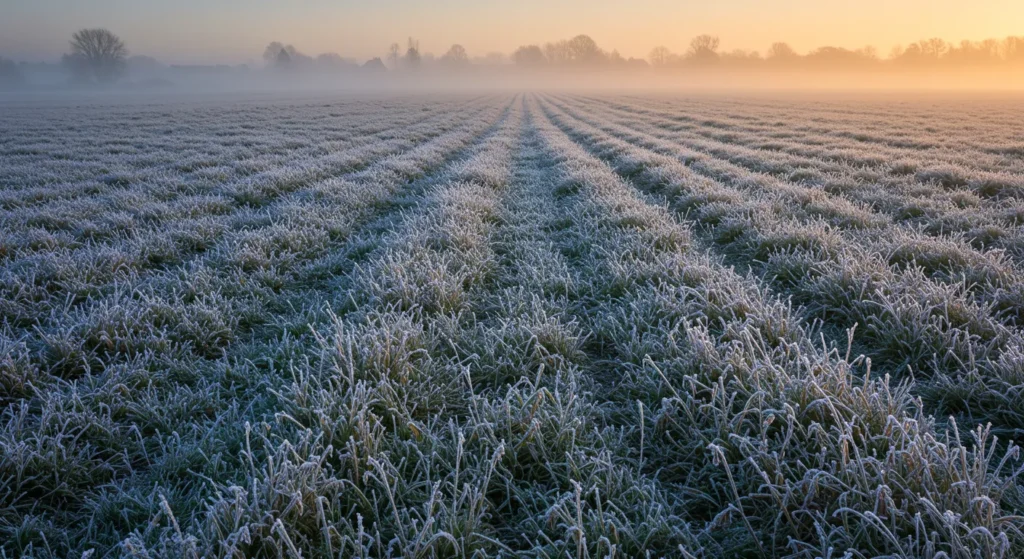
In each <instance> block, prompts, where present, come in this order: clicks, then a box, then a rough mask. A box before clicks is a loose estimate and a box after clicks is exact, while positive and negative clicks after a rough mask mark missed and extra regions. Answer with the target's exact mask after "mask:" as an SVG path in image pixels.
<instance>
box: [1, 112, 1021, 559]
mask: <svg viewBox="0 0 1024 559" xmlns="http://www.w3.org/2000/svg"><path fill="white" fill-rule="evenodd" d="M955 108H956V110H954V105H951V104H950V105H947V104H943V103H940V102H935V103H933V104H930V105H926V104H920V105H908V104H906V103H904V102H901V101H896V100H888V101H883V100H878V99H876V100H872V101H864V100H861V101H855V100H845V101H838V100H832V101H827V102H825V101H819V102H811V101H809V100H793V99H789V100H778V99H767V98H749V99H716V98H711V97H703V98H692V99H682V98H678V97H667V96H646V97H637V96H633V97H622V96H620V97H595V96H584V95H565V94H562V95H537V94H527V95H524V94H508V95H485V96H469V95H463V96H454V95H437V96H433V97H431V96H409V97H385V98H381V99H370V98H348V97H346V98H340V99H321V98H307V99H265V98H264V99H226V98H219V99H209V100H205V101H202V102H200V101H198V100H192V101H188V102H185V101H182V102H176V103H171V102H168V101H163V102H159V103H152V104H141V103H136V104H129V105H126V106H120V107H114V106H108V105H102V104H95V105H89V104H83V105H78V106H56V105H52V104H49V105H48V104H45V103H43V104H31V103H26V104H20V105H12V106H9V107H3V112H2V113H0V161H2V162H3V163H2V167H0V557H80V556H91V557H117V556H128V557H238V558H241V557H499V556H504V557H512V556H517V557H577V558H582V557H623V558H625V557H695V558H696V557H702V558H712V557H733V556H739V557H799V558H812V557H851V558H860V557H877V556H884V557H924V558H934V559H938V558H941V557H950V558H972V557H986V558H988V557H1001V558H1014V557H1024V554H1022V552H1021V550H1022V549H1024V533H1022V530H1024V521H1022V520H1021V518H1022V516H1021V515H1022V514H1024V494H1022V490H1024V478H1022V477H1021V474H1022V471H1024V470H1022V468H1024V460H1022V457H1021V456H1020V450H1019V448H1018V447H1017V444H1019V443H1021V442H1024V404H1022V402H1024V333H1022V328H1024V281H1022V279H1024V269H1022V265H1024V248H1022V247H1024V242H1022V241H1021V239H1024V236H1022V235H1024V233H1022V231H1021V228H1022V225H1024V208H1022V207H1021V206H1020V205H1019V204H1020V201H1021V200H1022V198H1024V196H1022V195H1021V194H1020V192H1021V188H1022V185H1024V164H1021V163H1020V160H1019V159H1018V158H1016V157H1015V156H1014V154H1016V153H1019V148H1020V146H1019V145H1018V144H1019V143H1020V141H1021V140H1020V138H1021V133H1022V130H1021V129H1020V124H1019V122H1017V121H1015V120H1012V119H1008V116H1010V115H1014V114H1016V112H1019V111H1017V109H1019V107H1018V106H1016V105H1014V103H1013V102H1010V101H1003V102H996V101H994V100H964V101H960V102H959V104H957V105H955Z"/></svg>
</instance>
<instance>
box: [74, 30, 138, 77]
mask: <svg viewBox="0 0 1024 559" xmlns="http://www.w3.org/2000/svg"><path fill="white" fill-rule="evenodd" d="M70 44H71V52H70V53H69V54H66V55H64V59H63V60H64V65H65V66H67V67H68V68H69V69H70V70H71V72H72V74H73V76H74V77H75V78H76V79H79V80H83V81H95V82H99V83H111V82H114V81H117V79H118V78H119V77H121V75H122V74H123V73H124V69H125V61H126V60H127V59H128V48H127V47H126V46H125V44H124V42H123V41H121V39H120V38H119V37H118V36H117V35H114V34H113V33H111V32H110V31H107V30H106V29H82V30H80V31H77V32H76V33H75V34H74V35H72V36H71V42H70Z"/></svg>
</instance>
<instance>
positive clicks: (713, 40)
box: [688, 35, 719, 62]
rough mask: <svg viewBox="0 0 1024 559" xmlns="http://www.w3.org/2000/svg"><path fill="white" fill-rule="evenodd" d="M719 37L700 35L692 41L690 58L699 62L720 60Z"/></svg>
mask: <svg viewBox="0 0 1024 559" xmlns="http://www.w3.org/2000/svg"><path fill="white" fill-rule="evenodd" d="M718 46H719V40H718V37H715V36H714V35H698V36H696V37H694V38H693V40H692V41H690V52H689V53H688V54H689V56H690V58H691V59H693V60H695V61H697V62H712V61H715V60H718Z"/></svg>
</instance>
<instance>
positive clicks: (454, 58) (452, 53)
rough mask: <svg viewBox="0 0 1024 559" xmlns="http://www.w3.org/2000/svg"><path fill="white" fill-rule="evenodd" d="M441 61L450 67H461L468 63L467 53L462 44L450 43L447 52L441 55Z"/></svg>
mask: <svg viewBox="0 0 1024 559" xmlns="http://www.w3.org/2000/svg"><path fill="white" fill-rule="evenodd" d="M441 62H443V63H444V64H446V65H448V66H452V67H461V66H466V65H467V64H469V55H468V54H466V49H465V48H464V47H463V46H462V45H452V47H451V48H450V49H448V52H446V53H444V56H442V57H441Z"/></svg>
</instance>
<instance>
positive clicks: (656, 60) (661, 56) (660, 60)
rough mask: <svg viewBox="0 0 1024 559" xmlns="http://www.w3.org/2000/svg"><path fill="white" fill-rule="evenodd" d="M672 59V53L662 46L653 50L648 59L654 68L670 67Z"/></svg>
mask: <svg viewBox="0 0 1024 559" xmlns="http://www.w3.org/2000/svg"><path fill="white" fill-rule="evenodd" d="M672 57H673V54H672V51H670V50H668V48H667V47H664V46H661V45H658V46H656V47H654V48H653V49H651V53H650V54H648V55H647V59H648V60H649V61H650V62H651V65H652V66H668V64H669V62H671V61H672Z"/></svg>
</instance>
